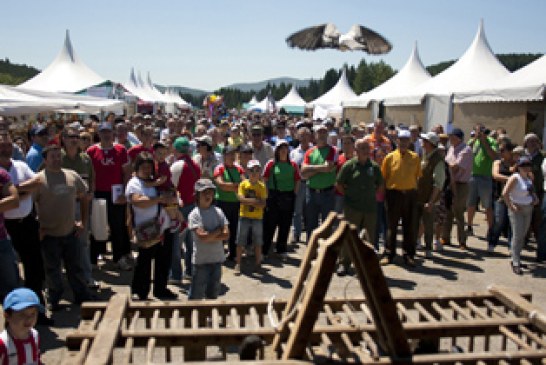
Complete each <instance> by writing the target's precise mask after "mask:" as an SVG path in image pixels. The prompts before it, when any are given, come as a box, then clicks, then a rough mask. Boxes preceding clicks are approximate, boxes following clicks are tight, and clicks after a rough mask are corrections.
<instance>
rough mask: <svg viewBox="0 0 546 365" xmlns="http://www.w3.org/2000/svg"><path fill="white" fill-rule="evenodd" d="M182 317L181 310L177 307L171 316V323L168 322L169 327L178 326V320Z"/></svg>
mask: <svg viewBox="0 0 546 365" xmlns="http://www.w3.org/2000/svg"><path fill="white" fill-rule="evenodd" d="M179 319H180V310H178V309H175V310H173V315H172V317H171V320H170V323H169V322H167V323H166V324H167V325H168V327H167V328H178V321H179Z"/></svg>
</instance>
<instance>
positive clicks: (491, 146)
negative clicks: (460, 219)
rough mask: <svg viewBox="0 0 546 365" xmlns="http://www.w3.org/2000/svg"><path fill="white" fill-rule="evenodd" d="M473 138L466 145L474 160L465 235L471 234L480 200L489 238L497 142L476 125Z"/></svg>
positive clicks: (483, 127)
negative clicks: (470, 150)
mask: <svg viewBox="0 0 546 365" xmlns="http://www.w3.org/2000/svg"><path fill="white" fill-rule="evenodd" d="M474 132H475V133H476V136H475V138H474V139H473V140H472V141H469V143H468V145H469V146H470V147H471V148H472V152H473V155H474V160H473V164H472V177H471V178H470V182H469V192H468V202H467V214H468V227H467V233H468V234H469V235H471V234H473V232H472V222H473V221H474V214H476V207H477V205H478V198H479V199H480V201H481V203H482V206H483V208H484V209H485V215H486V218H487V228H488V230H487V236H488V237H489V234H490V230H491V227H492V226H493V178H492V175H493V170H492V169H493V161H494V160H495V159H496V158H497V155H498V153H497V151H498V146H497V141H495V139H493V138H491V137H489V136H488V134H487V133H486V129H485V126H484V125H483V124H477V125H476V127H474Z"/></svg>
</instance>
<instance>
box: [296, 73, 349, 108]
mask: <svg viewBox="0 0 546 365" xmlns="http://www.w3.org/2000/svg"><path fill="white" fill-rule="evenodd" d="M355 98H356V94H355V92H354V91H353V89H352V88H351V85H349V81H348V80H347V73H346V71H345V69H343V72H342V73H341V76H340V77H339V80H338V81H337V83H336V84H335V86H334V87H332V88H331V89H330V90H329V91H328V92H326V93H325V94H323V95H322V96H319V97H318V98H317V99H315V100H313V101H311V102H309V103H308V104H307V105H306V106H307V107H309V108H312V107H315V106H320V107H321V108H323V109H331V108H339V107H340V106H341V103H342V102H344V101H347V100H352V99H355Z"/></svg>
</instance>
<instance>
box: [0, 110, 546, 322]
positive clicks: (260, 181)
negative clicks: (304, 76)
mask: <svg viewBox="0 0 546 365" xmlns="http://www.w3.org/2000/svg"><path fill="white" fill-rule="evenodd" d="M0 118H1V117H0ZM11 126H12V123H10V121H8V120H7V119H1V120H0V184H1V187H2V195H1V199H0V213H1V214H0V278H1V279H0V299H3V298H4V297H5V296H6V295H7V294H8V293H9V292H10V291H12V290H13V289H15V288H17V287H19V286H20V285H21V283H20V277H19V270H18V266H17V265H18V262H19V261H20V263H21V265H22V267H23V273H24V285H25V286H26V287H28V288H29V289H31V290H32V291H34V292H35V293H36V294H37V298H38V299H37V300H38V304H37V305H38V306H39V307H40V308H41V306H44V307H45V306H46V304H47V308H49V310H51V311H56V310H58V309H59V302H60V300H61V298H62V297H63V268H64V269H65V271H66V277H67V279H68V283H69V285H70V287H71V290H72V292H73V301H74V303H81V302H83V301H86V300H92V299H93V298H94V289H96V288H97V287H98V286H99V283H98V282H97V281H95V279H94V277H93V272H94V270H100V265H101V264H102V263H103V262H104V260H105V255H106V254H107V253H108V254H110V252H109V251H111V255H112V261H113V264H114V265H115V267H116V268H117V269H118V270H122V271H131V270H132V271H133V279H132V281H131V283H128V284H130V287H131V293H132V294H133V296H134V299H137V300H145V299H148V298H149V295H150V292H151V293H153V296H154V297H156V298H159V299H170V300H173V299H176V298H177V297H178V294H176V293H174V292H172V291H171V290H170V289H169V288H168V284H181V283H182V281H183V280H188V281H191V286H190V290H189V293H188V298H189V299H215V298H217V297H218V296H219V294H220V284H221V273H222V267H223V265H224V264H225V262H226V261H227V262H228V263H229V264H227V265H226V266H228V267H229V268H230V269H232V270H234V274H235V275H241V274H242V273H245V272H249V271H252V272H255V273H257V274H260V273H261V272H263V266H262V264H263V263H264V261H265V260H268V258H269V257H270V256H271V255H276V256H278V257H279V258H280V259H281V260H282V259H283V258H285V257H286V256H287V254H288V252H289V244H292V243H298V242H302V243H304V238H306V237H310V235H311V232H312V231H313V230H314V229H315V228H317V227H318V226H319V224H320V222H321V221H322V220H324V219H325V217H326V216H327V215H328V214H329V213H330V212H332V211H336V212H339V213H343V214H344V216H345V218H346V219H347V220H348V221H349V222H350V223H352V224H354V225H355V226H356V227H357V229H358V230H359V231H361V232H362V235H363V236H364V237H365V238H366V240H367V241H369V242H370V243H371V244H372V245H373V246H374V248H375V249H376V251H377V253H378V255H379V256H380V257H379V258H380V262H381V264H382V265H389V264H392V263H393V262H395V260H396V257H397V255H396V254H397V244H398V243H397V240H398V235H397V232H398V228H399V226H400V225H401V227H402V235H401V242H400V243H401V250H400V251H399V252H400V253H401V255H402V258H403V262H404V264H405V265H407V266H409V267H412V266H415V265H416V264H417V263H416V260H415V259H416V252H417V250H419V249H422V250H423V252H424V255H423V256H424V258H425V260H426V259H429V258H431V257H432V256H433V255H434V252H435V251H441V250H442V249H443V247H444V246H445V245H451V242H452V234H451V232H452V226H453V225H455V227H456V235H455V237H456V241H457V243H458V247H460V249H463V250H464V249H466V245H467V238H468V236H469V235H472V234H473V222H474V217H475V213H476V209H477V208H478V204H481V205H482V206H483V209H484V210H485V214H486V218H487V225H488V230H487V237H486V238H487V246H486V247H484V249H487V251H489V252H492V251H494V250H495V246H497V245H498V244H499V243H500V242H501V241H500V237H501V236H502V235H504V236H505V237H507V243H508V246H509V248H510V253H511V260H510V266H511V268H512V270H513V272H514V273H515V274H518V275H521V274H523V273H524V269H525V264H524V263H523V262H522V260H521V255H520V253H521V251H522V248H523V247H524V246H525V245H526V243H527V241H528V240H529V237H530V234H532V235H533V236H534V238H535V239H536V241H537V251H536V259H537V260H538V261H544V260H545V259H546V219H543V217H544V214H545V211H546V203H545V204H544V205H543V195H544V186H543V185H544V174H545V173H546V162H544V163H543V160H544V158H543V153H542V144H541V141H540V139H539V138H538V137H537V136H536V135H535V134H528V135H526V136H525V138H524V140H523V141H513V140H511V138H510V136H508V135H506V131H504V130H501V129H499V130H493V131H490V130H488V129H487V128H486V127H485V126H483V125H481V124H477V125H476V127H475V128H474V129H473V131H472V132H471V134H470V136H465V134H464V132H463V131H462V130H461V129H459V128H457V127H454V128H452V129H451V130H450V131H449V132H448V133H446V132H445V131H444V129H443V127H442V126H441V125H437V126H434V127H433V128H432V129H431V130H430V131H422V130H421V127H419V126H418V125H410V126H404V125H398V126H394V125H387V124H386V123H385V122H384V121H383V120H381V119H377V120H376V121H375V122H374V123H371V124H363V123H361V124H357V125H351V124H350V123H348V122H347V121H336V120H334V119H326V120H310V119H308V118H300V117H292V116H284V115H275V116H272V115H271V116H270V115H261V114H252V113H250V114H244V113H243V114H239V113H233V114H228V115H226V116H225V117H224V119H221V120H214V121H213V120H210V119H208V118H206V117H205V115H204V114H202V112H200V111H196V112H187V113H186V114H181V115H161V114H157V115H141V114H135V115H133V116H131V117H127V118H126V117H118V116H115V115H113V114H109V115H107V116H106V117H105V118H104V119H103V120H102V121H100V120H99V119H98V118H96V117H94V116H93V117H92V118H89V119H86V120H84V121H71V122H62V123H55V122H53V121H51V120H50V121H43V122H41V123H37V124H34V125H33V126H32V127H31V128H30V129H29V130H28V131H27V132H28V133H23V134H21V133H20V131H16V130H14V129H13V128H12V127H11ZM518 142H520V146H518V145H517V143H518ZM99 199H102V200H104V201H105V203H106V212H107V220H108V226H109V237H108V239H107V240H104V239H98V238H97V237H96V235H95V234H94V232H93V231H92V230H91V229H90V220H91V218H90V217H91V216H92V215H93V211H92V210H91V206H92V202H93V201H94V200H99ZM465 213H467V218H466V219H465ZM304 233H305V235H304ZM107 242H110V246H107ZM132 247H136V250H137V254H136V257H134V255H133V249H132ZM108 248H109V250H108ZM243 254H245V255H246V256H248V257H253V261H254V263H253V265H252V267H247V265H246V263H245V262H246V260H243ZM152 261H155V264H154V265H153V268H154V270H153V273H152ZM265 262H267V261H265ZM507 265H508V264H507ZM337 274H338V275H340V276H341V275H351V274H352V268H351V261H350V257H349V255H348V253H347V252H344V251H343V252H342V253H341V255H340V258H339V262H338V268H337ZM44 283H45V285H44ZM152 288H153V289H152ZM44 293H45V294H46V297H47V298H46V297H44ZM37 315H38V314H37ZM38 321H41V322H42V323H51V320H50V319H49V318H48V317H47V316H46V315H45V314H44V313H43V312H40V313H39V315H38Z"/></svg>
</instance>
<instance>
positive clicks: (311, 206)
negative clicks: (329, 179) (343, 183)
mask: <svg viewBox="0 0 546 365" xmlns="http://www.w3.org/2000/svg"><path fill="white" fill-rule="evenodd" d="M306 198H307V201H306V203H307V206H306V209H305V216H306V217H307V219H306V220H305V223H306V227H305V228H306V230H307V240H309V238H311V233H313V231H314V230H315V229H316V228H317V227H318V226H319V223H320V221H321V220H322V221H324V220H325V219H326V217H327V216H328V214H329V213H330V212H331V211H333V210H334V205H335V192H334V188H333V187H332V188H331V189H328V190H320V191H319V190H314V189H311V188H309V187H307V197H306Z"/></svg>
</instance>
